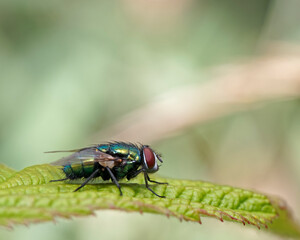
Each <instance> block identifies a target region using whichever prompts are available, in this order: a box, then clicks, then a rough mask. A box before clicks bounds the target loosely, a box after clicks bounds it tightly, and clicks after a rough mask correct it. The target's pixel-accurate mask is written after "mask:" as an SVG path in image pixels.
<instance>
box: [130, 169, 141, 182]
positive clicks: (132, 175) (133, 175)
mask: <svg viewBox="0 0 300 240" xmlns="http://www.w3.org/2000/svg"><path fill="white" fill-rule="evenodd" d="M142 171H143V169H142V168H141V169H140V170H138V171H136V172H134V173H129V174H128V175H127V179H128V180H130V179H131V178H135V177H136V176H137V175H139V174H140V173H141V172H142Z"/></svg>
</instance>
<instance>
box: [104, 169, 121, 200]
mask: <svg viewBox="0 0 300 240" xmlns="http://www.w3.org/2000/svg"><path fill="white" fill-rule="evenodd" d="M105 168H106V170H107V171H108V173H109V175H110V177H111V180H112V181H113V182H114V184H116V186H117V187H118V188H119V191H120V196H122V195H123V193H122V191H121V186H120V184H119V183H118V181H117V179H116V177H115V175H114V174H113V173H112V171H111V170H110V168H109V167H105Z"/></svg>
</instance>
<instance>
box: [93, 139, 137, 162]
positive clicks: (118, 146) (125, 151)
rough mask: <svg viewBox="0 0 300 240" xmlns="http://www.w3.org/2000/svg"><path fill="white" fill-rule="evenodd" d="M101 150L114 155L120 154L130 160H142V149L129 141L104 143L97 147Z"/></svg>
mask: <svg viewBox="0 0 300 240" xmlns="http://www.w3.org/2000/svg"><path fill="white" fill-rule="evenodd" d="M97 149H98V150H99V151H101V152H104V153H108V154H110V155H113V156H119V157H122V158H125V159H127V160H128V161H133V162H139V161H141V156H140V149H139V148H138V147H137V146H135V145H133V144H127V143H112V144H102V145H99V146H98V147H97Z"/></svg>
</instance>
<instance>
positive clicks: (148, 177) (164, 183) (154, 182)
mask: <svg viewBox="0 0 300 240" xmlns="http://www.w3.org/2000/svg"><path fill="white" fill-rule="evenodd" d="M147 179H148V181H149V182H153V183H157V184H168V183H167V182H156V181H153V180H151V179H150V178H149V176H148V174H147Z"/></svg>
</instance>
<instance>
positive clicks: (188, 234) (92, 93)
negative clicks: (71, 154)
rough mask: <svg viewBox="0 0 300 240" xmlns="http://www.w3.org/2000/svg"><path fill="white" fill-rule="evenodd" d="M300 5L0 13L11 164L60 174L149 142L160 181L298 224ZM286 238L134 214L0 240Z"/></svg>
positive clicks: (8, 2)
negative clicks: (193, 187)
mask: <svg viewBox="0 0 300 240" xmlns="http://www.w3.org/2000/svg"><path fill="white" fill-rule="evenodd" d="M299 9H300V2H299V1H297V0H285V1H283V0H278V1H275V0H252V1H246V0H225V1H217V0H209V1H208V0H120V1H116V0H111V1H96V0H92V1H76V0H75V1H55V0H54V1H37V0H28V1H20V0H0V116H1V117H0V159H1V162H2V163H4V164H6V165H8V166H9V167H12V168H15V169H17V170H21V169H22V168H24V167H26V166H30V165H33V164H41V163H47V162H51V161H53V160H56V159H57V158H59V157H60V155H59V154H57V155H52V154H44V153H43V152H45V151H49V150H61V149H74V148H79V147H83V146H86V145H88V144H93V143H101V142H103V141H107V140H130V141H139V142H142V143H148V144H151V146H153V148H154V149H156V150H157V151H158V152H161V153H162V154H163V157H164V160H165V162H164V165H163V167H162V168H161V169H160V172H159V174H160V175H162V176H166V177H172V178H185V179H198V180H205V181H212V182H216V183H220V184H230V185H233V186H238V187H244V188H248V189H256V190H258V191H261V192H265V193H268V194H271V195H277V196H281V197H282V198H284V199H285V200H286V201H287V202H288V205H289V206H290V207H291V209H292V210H293V213H294V216H295V218H296V219H298V220H299V218H300V207H299V204H297V203H298V202H297V200H298V199H299V197H300V196H299V195H300V191H299V189H300V174H299V173H300V124H299V122H300V102H299V96H300V71H299V70H300V45H299V42H300V26H299V22H300V15H299ZM183 238H185V239H277V238H278V237H276V236H273V235H270V234H268V233H266V232H264V231H257V230H256V229H254V228H247V227H243V226H240V225H239V224H233V223H221V222H218V221H217V220H214V219H209V218H205V219H203V224H202V225H199V224H195V223H186V222H182V223H180V222H179V221H178V220H177V219H167V218H166V217H165V216H156V215H151V214H144V215H143V216H142V215H140V214H137V213H131V214H128V213H122V212H117V211H100V212H97V214H96V217H85V218H76V219H74V220H71V221H70V220H68V221H67V220H61V219H58V220H57V224H54V223H42V224H35V225H31V226H30V227H29V228H27V227H24V226H18V227H16V228H15V230H14V231H10V232H9V231H7V230H3V229H1V230H0V239H6V240H10V239H22V240H29V239H30V240H32V239H43V240H48V239H56V240H60V239H72V240H80V239H85V240H88V239H132V240H134V239H144V240H146V239H173V240H175V239H183Z"/></svg>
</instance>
